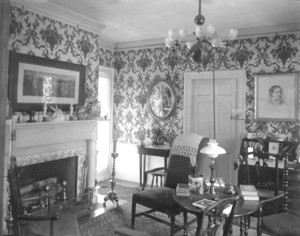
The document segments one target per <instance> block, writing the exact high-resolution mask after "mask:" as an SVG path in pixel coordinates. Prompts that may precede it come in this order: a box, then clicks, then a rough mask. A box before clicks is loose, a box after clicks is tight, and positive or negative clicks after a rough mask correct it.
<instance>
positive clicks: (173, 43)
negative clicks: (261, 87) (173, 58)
mask: <svg viewBox="0 0 300 236" xmlns="http://www.w3.org/2000/svg"><path fill="white" fill-rule="evenodd" d="M194 22H195V24H196V28H195V31H194V32H193V34H194V35H195V36H196V42H195V43H192V42H186V41H185V37H186V35H187V31H186V30H184V29H179V30H178V29H169V31H168V37H167V38H165V45H166V46H167V47H168V48H170V49H172V51H175V50H176V48H178V47H180V46H182V44H185V45H186V46H187V48H188V50H189V51H188V56H189V58H190V59H191V60H192V61H193V62H195V63H201V61H202V58H203V56H205V55H207V54H208V53H209V51H210V48H224V47H225V46H226V42H228V41H230V40H234V39H236V37H237V35H238V31H237V30H236V29H225V30H223V31H217V30H216V28H215V27H214V26H213V25H210V24H206V25H204V23H205V17H204V16H203V15H202V14H201V0H199V14H198V15H197V16H195V18H194Z"/></svg>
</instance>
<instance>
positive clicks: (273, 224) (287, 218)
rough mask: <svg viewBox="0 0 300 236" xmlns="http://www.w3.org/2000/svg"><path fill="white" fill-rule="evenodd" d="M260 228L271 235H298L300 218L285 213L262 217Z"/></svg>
mask: <svg viewBox="0 0 300 236" xmlns="http://www.w3.org/2000/svg"><path fill="white" fill-rule="evenodd" d="M261 227H262V229H263V231H264V232H268V234H271V235H284V236H296V235H300V217H299V216H296V215H292V214H289V213H287V212H283V213H280V214H275V215H269V216H264V217H263V220H262V226H261Z"/></svg>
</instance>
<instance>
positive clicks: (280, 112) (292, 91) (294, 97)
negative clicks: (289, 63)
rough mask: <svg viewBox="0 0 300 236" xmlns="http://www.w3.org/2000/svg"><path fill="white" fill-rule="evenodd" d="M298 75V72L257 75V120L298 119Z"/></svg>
mask: <svg viewBox="0 0 300 236" xmlns="http://www.w3.org/2000/svg"><path fill="white" fill-rule="evenodd" d="M298 76H299V73H297V72H289V73H272V74H257V75H256V76H255V117H256V119H257V120H265V121H296V120H297V118H298V117H297V116H298Z"/></svg>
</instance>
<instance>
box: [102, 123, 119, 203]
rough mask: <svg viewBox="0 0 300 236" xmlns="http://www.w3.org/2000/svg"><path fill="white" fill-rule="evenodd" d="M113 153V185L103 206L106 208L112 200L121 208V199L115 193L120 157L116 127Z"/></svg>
mask: <svg viewBox="0 0 300 236" xmlns="http://www.w3.org/2000/svg"><path fill="white" fill-rule="evenodd" d="M113 140H114V141H113V142H114V143H113V152H112V154H111V156H112V158H113V163H112V172H111V180H110V185H111V190H110V191H109V192H108V193H107V195H106V196H105V197H104V202H103V206H104V207H105V206H106V202H107V201H108V200H111V201H112V202H113V203H114V202H116V204H117V206H119V198H118V196H117V193H116V192H115V190H114V189H115V186H116V179H115V176H116V165H115V164H116V158H117V157H118V153H116V149H117V136H116V128H115V126H114V139H113Z"/></svg>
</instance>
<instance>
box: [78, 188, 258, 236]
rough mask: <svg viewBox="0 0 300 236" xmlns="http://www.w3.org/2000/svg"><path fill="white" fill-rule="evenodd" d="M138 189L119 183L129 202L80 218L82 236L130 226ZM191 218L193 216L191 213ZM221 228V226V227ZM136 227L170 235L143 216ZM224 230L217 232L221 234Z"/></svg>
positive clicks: (235, 230) (235, 229)
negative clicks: (133, 203)
mask: <svg viewBox="0 0 300 236" xmlns="http://www.w3.org/2000/svg"><path fill="white" fill-rule="evenodd" d="M107 191H109V188H103V189H101V190H100V193H101V194H104V195H105V194H106V193H107ZM136 191H137V188H129V187H124V186H121V185H118V186H117V187H116V192H117V194H118V197H119V198H120V199H124V200H126V201H128V202H126V203H125V204H122V205H121V206H119V207H114V208H112V209H111V210H109V211H107V212H105V213H104V214H101V215H100V216H98V217H96V218H93V219H90V218H88V217H82V218H79V220H78V222H79V227H80V231H81V234H82V236H110V235H114V234H113V230H114V229H116V228H119V227H127V228H130V218H131V217H130V216H131V195H132V194H133V193H134V192H136ZM109 204H113V203H112V202H107V205H109ZM141 210H145V208H144V207H142V206H139V205H138V208H137V212H138V211H141ZM157 215H158V216H160V217H162V218H165V219H167V216H166V215H163V214H161V213H159V214H157ZM188 217H189V219H191V218H192V217H193V216H192V215H190V214H189V216H188ZM176 221H177V224H179V225H182V222H183V220H182V217H181V216H177V217H176ZM220 228H221V227H220ZM135 229H136V230H138V231H142V232H148V233H150V234H151V235H153V236H165V235H169V234H170V231H169V226H166V225H164V224H161V223H159V222H156V221H154V220H152V219H148V218H147V217H144V216H141V217H137V218H136V223H135ZM195 231H196V223H194V224H192V225H191V226H190V227H189V228H188V235H189V236H192V235H195ZM182 233H183V232H182V231H180V232H178V233H177V234H176V236H179V235H182ZM221 233H222V230H220V232H218V233H217V235H221ZM233 235H240V231H239V227H238V226H233ZM248 235H249V236H254V235H256V231H255V229H254V228H253V227H251V228H250V229H249V231H248Z"/></svg>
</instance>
